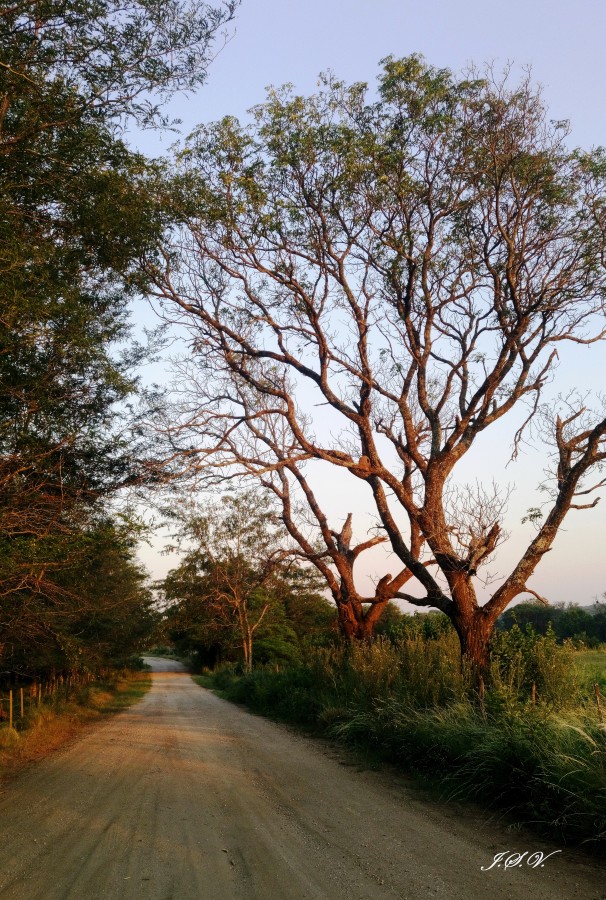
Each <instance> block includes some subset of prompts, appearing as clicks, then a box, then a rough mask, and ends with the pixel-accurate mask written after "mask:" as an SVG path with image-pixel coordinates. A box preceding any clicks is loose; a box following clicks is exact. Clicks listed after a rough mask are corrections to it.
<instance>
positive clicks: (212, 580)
mask: <svg viewBox="0 0 606 900" xmlns="http://www.w3.org/2000/svg"><path fill="white" fill-rule="evenodd" d="M173 519H176V520H177V521H178V523H179V527H180V532H179V538H180V540H182V541H183V540H185V541H187V542H188V543H189V548H190V549H189V550H188V551H187V552H186V554H185V556H184V557H183V559H182V560H181V562H180V563H179V565H178V566H177V567H176V568H175V569H173V570H171V571H170V572H169V574H168V575H167V577H166V578H165V580H164V582H163V583H162V589H163V592H164V596H165V597H166V599H167V601H168V602H169V604H170V606H169V609H168V610H167V613H166V624H165V629H166V633H167V635H168V636H169V637H170V639H171V640H172V641H174V643H175V645H176V646H177V647H178V649H179V650H180V651H181V652H183V653H186V654H191V653H193V654H195V655H196V664H197V665H204V666H210V667H212V666H215V665H216V664H217V663H218V662H220V661H222V662H227V661H236V660H243V661H244V664H245V665H246V666H251V665H252V659H253V647H254V653H255V659H258V660H259V661H260V662H268V663H269V662H274V663H276V662H277V663H283V662H286V661H288V660H294V659H295V658H297V657H298V655H299V652H300V648H301V646H302V644H303V642H304V641H309V642H312V643H313V642H315V643H318V642H321V641H322V640H325V639H326V633H327V630H328V628H329V627H330V624H332V623H333V622H334V619H335V612H334V607H333V608H331V606H330V605H329V604H328V602H327V601H326V600H325V599H324V598H323V597H322V596H321V595H319V594H318V593H317V578H316V577H315V576H314V575H313V574H312V573H311V572H310V571H309V570H306V569H304V568H303V567H302V566H300V565H298V564H297V563H296V561H295V559H294V558H293V553H292V550H291V548H289V547H288V544H287V540H286V538H287V535H285V533H284V532H283V530H282V529H281V528H280V527H279V526H278V524H277V519H276V516H275V513H274V510H273V508H272V506H271V504H270V503H269V502H268V499H267V497H266V496H264V495H263V494H259V493H257V492H249V493H244V494H240V495H233V496H230V495H226V496H223V497H221V498H219V499H218V500H217V501H215V502H207V503H205V504H204V505H203V506H202V505H191V506H190V507H189V508H187V507H185V508H184V507H181V508H180V509H179V511H178V512H177V513H176V514H173Z"/></svg>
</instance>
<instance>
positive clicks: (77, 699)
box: [0, 663, 151, 778]
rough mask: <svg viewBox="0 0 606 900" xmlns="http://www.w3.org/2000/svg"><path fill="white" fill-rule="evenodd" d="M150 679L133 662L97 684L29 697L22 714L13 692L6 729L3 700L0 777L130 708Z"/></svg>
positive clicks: (85, 683) (147, 685) (64, 687)
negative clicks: (12, 701) (12, 708)
mask: <svg viewBox="0 0 606 900" xmlns="http://www.w3.org/2000/svg"><path fill="white" fill-rule="evenodd" d="M150 686H151V678H150V676H149V674H148V673H147V672H145V671H144V670H143V669H142V668H139V667H137V666H136V665H135V663H133V667H132V668H124V669H121V670H112V671H111V672H106V673H105V675H104V676H103V677H99V678H98V679H95V680H83V681H82V682H80V683H78V684H75V685H73V686H70V687H69V688H68V687H67V686H66V685H61V686H58V687H56V688H55V690H54V691H47V692H46V693H42V692H41V696H40V697H38V696H37V695H34V694H33V693H30V692H28V693H27V695H26V697H25V700H24V704H23V713H24V714H23V716H22V715H21V705H20V694H19V690H18V689H17V690H15V691H14V692H13V693H14V694H15V696H16V698H17V700H16V703H15V709H14V715H13V723H12V727H11V726H10V723H9V720H8V713H7V711H6V706H7V700H6V698H3V707H2V710H3V719H2V721H1V722H0V778H4V777H7V776H10V775H13V774H15V773H16V772H18V771H19V770H20V769H21V768H22V767H23V766H24V765H26V764H27V763H30V762H33V761H35V760H39V759H42V758H43V757H45V756H47V755H48V754H49V753H52V752H53V751H54V750H57V749H58V748H60V747H61V746H63V745H64V744H66V743H68V742H69V741H70V740H72V739H73V738H75V737H76V736H77V735H78V734H80V733H81V732H82V730H83V729H84V728H85V727H86V726H87V725H90V724H92V723H94V722H97V721H99V720H101V719H102V718H103V717H104V716H107V715H111V714H114V713H117V712H120V711H121V710H123V709H126V708H127V707H129V706H132V705H133V704H134V703H136V702H137V701H138V700H140V699H141V697H143V696H144V694H145V693H146V692H147V691H148V690H149V688H150Z"/></svg>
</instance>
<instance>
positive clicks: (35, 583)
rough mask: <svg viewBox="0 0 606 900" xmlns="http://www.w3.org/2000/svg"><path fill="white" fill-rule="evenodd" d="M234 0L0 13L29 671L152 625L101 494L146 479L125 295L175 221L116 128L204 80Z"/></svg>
mask: <svg viewBox="0 0 606 900" xmlns="http://www.w3.org/2000/svg"><path fill="white" fill-rule="evenodd" d="M236 5H237V0H236V2H229V3H227V4H226V5H224V6H223V7H222V8H221V9H213V8H211V7H209V6H206V5H193V4H189V3H187V2H182V0H169V2H168V3H166V2H164V0H162V2H160V0H141V2H139V0H126V3H120V4H118V3H115V2H114V0H65V2H63V0H62V2H57V0H34V2H33V3H32V2H25V0H17V2H16V3H15V4H12V5H10V6H5V7H4V8H3V9H2V13H1V15H0V97H1V103H0V148H1V150H0V245H1V247H2V252H1V253H0V310H1V312H0V383H1V384H2V392H1V395H0V597H1V598H2V616H1V617H0V618H1V620H2V621H1V624H0V632H1V642H2V647H3V666H4V667H6V666H8V667H12V669H13V670H17V671H18V672H20V673H24V672H29V673H41V672H45V671H48V670H50V669H52V668H57V669H59V668H69V669H78V668H88V669H94V668H95V667H99V666H106V665H108V664H114V665H116V664H120V663H121V662H123V661H124V660H125V659H126V658H127V657H128V656H129V655H130V654H131V653H132V652H133V651H134V650H137V649H139V647H140V646H141V644H142V643H144V641H145V640H146V639H147V635H148V632H149V630H150V628H151V627H152V619H153V616H152V614H151V609H150V602H151V601H150V596H149V593H148V591H147V590H146V589H145V588H144V586H143V579H144V576H143V573H142V572H141V570H140V569H139V567H138V566H136V564H135V562H134V559H133V547H132V539H131V537H127V535H126V532H125V530H124V528H123V527H122V526H121V525H120V523H119V522H118V521H117V520H115V521H113V522H112V521H111V520H110V518H109V517H108V514H107V510H106V503H105V500H106V498H107V497H108V496H109V495H110V494H112V493H114V492H115V491H116V490H118V489H119V488H121V487H123V486H125V485H129V484H132V483H133V482H136V481H138V480H140V479H141V477H142V468H141V465H140V463H142V461H143V457H144V455H145V452H144V448H143V447H142V445H141V443H140V442H139V441H137V440H136V439H135V435H134V431H135V429H134V425H135V423H134V421H133V420H132V418H131V419H130V426H131V428H130V433H129V427H128V426H127V424H126V422H125V418H126V416H125V413H126V403H127V401H128V400H129V398H130V397H132V395H133V393H134V391H135V388H136V382H135V379H134V378H133V374H132V371H133V369H132V366H133V364H134V363H136V361H137V360H138V359H139V358H140V355H141V354H140V351H139V349H138V348H137V347H135V346H130V347H127V342H128V339H129V326H128V314H127V303H128V301H129V298H130V297H131V296H132V294H133V292H134V291H135V290H136V289H137V288H140V287H141V282H140V281H137V283H136V284H135V280H134V273H135V267H136V262H137V260H138V259H139V257H140V256H141V254H143V253H146V252H148V253H151V252H152V251H153V247H154V246H155V242H156V241H157V239H158V237H159V235H160V233H161V230H162V228H163V226H164V223H165V214H164V213H163V212H162V211H161V209H160V207H159V204H158V202H157V200H156V199H155V196H154V194H153V192H152V191H150V190H149V183H150V181H151V180H153V178H154V176H155V173H156V171H157V169H156V167H155V166H154V165H152V164H151V163H150V162H149V161H148V160H146V159H145V158H144V157H143V156H142V155H141V154H138V153H135V152H133V151H132V150H130V149H129V148H128V146H127V145H126V143H125V141H124V140H123V138H122V135H123V134H124V127H125V126H127V125H128V124H129V123H130V124H132V123H133V122H137V123H139V124H140V125H145V126H157V125H161V124H162V116H161V112H160V110H161V106H162V103H163V102H164V101H165V100H166V99H167V97H168V96H169V95H170V94H171V93H172V92H174V91H175V90H181V89H184V88H188V87H193V86H195V85H197V84H200V83H201V81H203V80H204V77H205V74H206V61H207V59H208V55H207V53H208V48H209V46H210V42H211V41H212V38H213V35H214V33H215V31H216V29H217V28H218V27H219V26H220V24H221V23H222V22H224V21H226V20H227V19H228V18H229V17H230V16H231V15H232V13H233V11H234V9H235V6H236ZM145 185H148V187H146V186H145ZM121 351H124V352H121ZM134 533H135V532H134V531H133V532H132V534H134Z"/></svg>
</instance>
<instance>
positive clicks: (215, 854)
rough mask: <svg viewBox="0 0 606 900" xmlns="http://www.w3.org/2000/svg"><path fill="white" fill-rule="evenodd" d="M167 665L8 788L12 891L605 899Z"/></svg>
mask: <svg viewBox="0 0 606 900" xmlns="http://www.w3.org/2000/svg"><path fill="white" fill-rule="evenodd" d="M169 663H170V664H169ZM169 663H167V662H166V661H153V662H152V666H153V669H154V671H153V675H152V678H153V686H152V689H151V690H150V691H149V692H148V693H147V694H146V695H145V697H144V698H143V699H142V700H141V701H140V702H139V703H138V704H137V705H136V706H134V707H131V708H130V709H129V710H126V711H124V712H122V713H119V714H118V715H117V716H116V717H114V718H112V719H111V720H109V721H107V722H104V723H103V725H102V726H101V727H98V728H95V729H94V730H93V731H92V732H90V733H88V734H86V735H84V736H83V738H82V739H81V740H79V741H78V742H77V743H76V744H75V745H73V746H71V747H69V748H68V749H67V750H65V751H62V752H59V753H58V754H56V755H55V756H53V757H52V758H49V759H47V760H44V761H42V762H41V763H40V764H38V765H37V766H36V767H35V768H34V769H32V770H30V771H27V772H25V773H23V774H22V775H21V776H18V777H17V778H16V779H15V780H14V781H12V782H10V783H9V784H7V785H5V786H4V791H3V794H2V797H1V798H0V896H1V897H2V898H3V900H4V898H6V900H72V898H73V900H97V898H106V897H107V898H110V897H111V898H117V900H122V898H124V900H131V898H132V900H140V898H149V900H170V898H175V900H176V898H180V900H190V898H191V900H238V898H245V897H246V898H258V900H268V898H270V897H272V898H276V900H299V898H318V900H319V898H327V900H341V898H343V900H345V898H348V900H349V898H360V900H375V898H399V900H403V898H407V900H417V898H423V900H425V898H433V897H441V898H454V900H464V898H465V900H467V898H472V900H473V898H478V900H484V898H486V897H491V898H494V900H518V898H519V900H522V898H528V897H531V898H532V900H558V898H562V900H569V898H584V900H605V898H606V878H605V875H606V872H605V870H603V869H602V868H601V867H600V866H598V865H597V864H596V865H593V864H591V863H589V862H588V861H586V860H585V859H584V858H583V857H581V856H580V855H579V854H575V853H573V852H571V851H568V850H564V852H563V853H558V854H556V855H555V856H552V857H551V858H550V859H548V860H547V861H546V862H545V864H544V866H543V868H536V869H534V868H530V867H529V866H527V865H526V864H523V865H522V866H521V867H519V868H515V869H510V870H508V871H504V870H503V868H496V867H495V868H493V869H491V870H490V871H482V866H484V867H487V866H489V865H490V864H491V862H492V860H493V857H494V854H495V853H498V852H499V851H506V850H509V851H512V852H513V851H521V852H524V851H536V850H542V851H543V852H544V853H549V852H551V851H552V850H555V849H557V848H556V847H554V846H553V845H550V844H549V843H548V842H546V841H542V840H541V839H539V838H535V837H533V838H529V837H528V836H526V835H524V836H522V835H516V834H512V833H508V832H507V831H505V830H503V829H500V828H498V827H496V826H494V825H491V824H487V823H486V821H485V820H484V818H483V816H482V815H481V814H480V813H478V812H477V811H475V810H471V811H470V812H469V813H466V818H461V811H460V810H459V809H454V808H453V809H449V808H444V807H443V806H442V805H438V804H431V803H427V802H425V801H423V800H421V799H420V798H419V796H418V795H417V794H416V793H415V792H414V791H411V790H409V789H408V788H407V787H406V786H405V784H403V783H401V781H400V780H399V779H397V778H396V777H394V776H392V775H391V774H389V773H384V772H373V771H357V770H355V769H353V768H352V767H350V766H344V765H343V764H342V757H341V755H340V753H338V752H337V751H332V750H331V749H330V747H325V746H324V745H320V744H319V743H317V742H315V741H313V740H311V739H309V738H307V737H304V736H302V735H299V734H297V733H293V732H292V730H290V729H288V728H286V727H283V726H280V725H276V724H275V723H272V722H269V721H268V720H266V719H262V718H259V717H257V716H254V715H252V714H250V713H248V712H246V711H245V710H242V709H240V708H239V707H236V706H233V705H232V704H229V703H227V702H226V701H223V700H221V699H219V698H217V697H216V696H215V695H214V694H212V693H211V692H209V691H205V690H204V689H201V688H199V687H197V686H196V685H194V683H193V682H192V681H191V679H190V678H189V676H187V675H186V674H184V673H183V672H181V671H179V669H180V667H179V665H178V664H174V663H172V661H169ZM163 668H164V669H166V668H170V669H171V671H161V669H163Z"/></svg>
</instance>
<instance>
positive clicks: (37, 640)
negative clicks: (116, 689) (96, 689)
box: [0, 518, 157, 675]
mask: <svg viewBox="0 0 606 900" xmlns="http://www.w3.org/2000/svg"><path fill="white" fill-rule="evenodd" d="M37 543H38V542H37V541H29V542H28V543H27V545H26V552H28V553H29V554H30V555H31V554H32V553H34V552H35V549H34V548H35V546H36V544H37ZM135 549H136V539H135V537H134V536H133V528H132V525H130V523H122V524H117V523H116V522H115V521H113V520H112V519H109V518H101V519H92V520H91V521H90V522H89V523H88V525H87V526H85V527H83V528H82V529H81V530H80V531H79V532H78V534H77V535H75V534H71V535H69V537H68V538H62V537H61V536H58V537H56V538H55V540H54V542H53V543H52V547H51V542H50V541H48V542H46V544H45V545H44V548H43V558H44V565H45V566H46V568H47V573H46V578H45V580H44V584H43V585H42V586H41V588H40V589H37V588H36V585H35V584H34V583H32V582H31V581H25V580H24V582H23V583H22V584H21V585H20V586H19V587H18V588H16V589H14V590H11V591H10V592H8V593H7V594H6V596H5V597H4V598H3V603H2V620H1V622H0V646H2V649H3V653H2V658H3V666H4V667H6V669H7V670H8V671H12V672H17V673H20V674H27V675H48V673H49V672H50V671H51V670H55V671H67V672H78V671H90V672H96V671H98V670H99V669H100V668H106V667H115V666H120V665H124V664H125V663H126V662H127V661H128V660H129V658H130V657H131V656H132V655H133V654H135V653H139V652H141V650H142V649H143V648H144V647H145V645H146V643H147V642H148V641H149V639H150V638H151V636H152V632H153V629H154V628H155V626H156V623H157V613H156V612H155V611H154V607H153V597H152V594H151V591H150V589H149V588H148V587H147V584H146V582H147V573H146V572H145V571H144V570H143V569H142V568H141V566H140V565H138V563H137V562H136V560H135ZM51 550H52V553H51Z"/></svg>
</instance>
